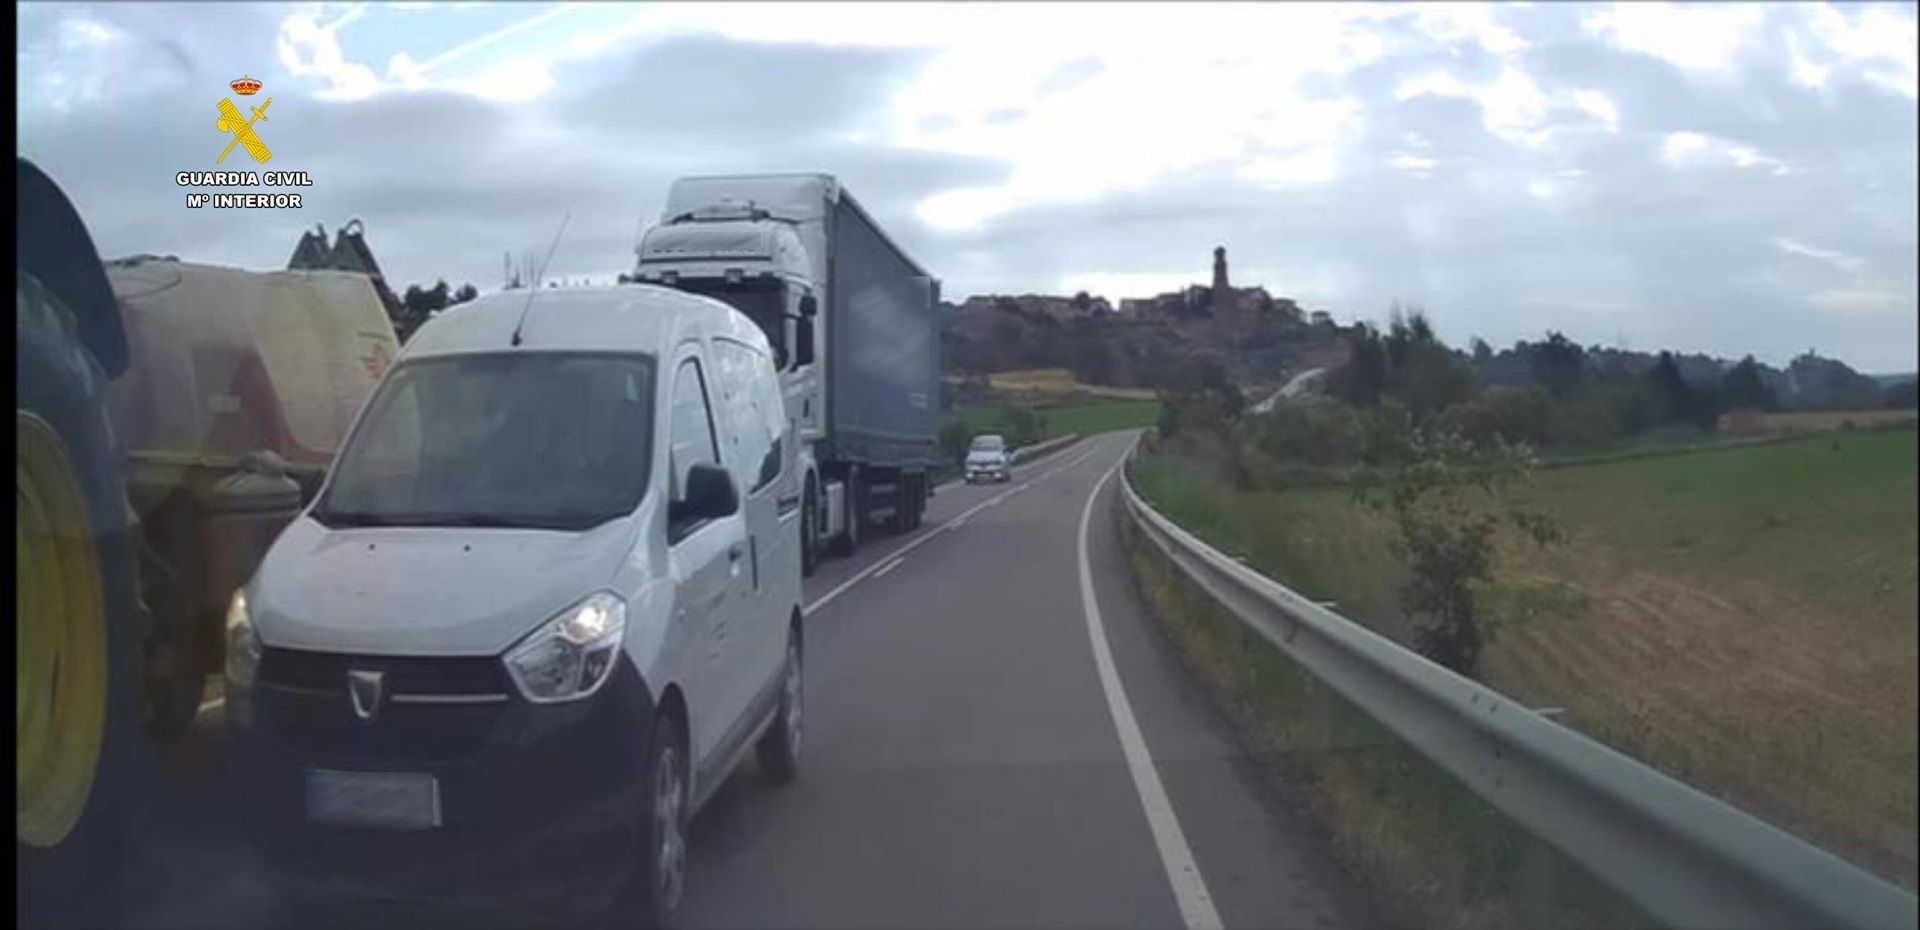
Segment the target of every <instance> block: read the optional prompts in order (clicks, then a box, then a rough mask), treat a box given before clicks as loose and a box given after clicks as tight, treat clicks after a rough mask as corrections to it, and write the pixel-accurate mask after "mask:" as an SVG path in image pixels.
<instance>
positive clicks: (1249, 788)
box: [105, 375, 1378, 930]
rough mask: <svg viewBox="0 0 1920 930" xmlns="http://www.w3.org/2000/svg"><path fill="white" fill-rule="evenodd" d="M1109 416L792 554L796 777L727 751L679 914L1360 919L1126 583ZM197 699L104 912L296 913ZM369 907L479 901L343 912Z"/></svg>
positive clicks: (868, 919) (1193, 927)
mask: <svg viewBox="0 0 1920 930" xmlns="http://www.w3.org/2000/svg"><path fill="white" fill-rule="evenodd" d="M1302 377H1304V375H1303V376H1302ZM1300 381H1301V378H1295V379H1294V382H1295V383H1296V384H1297V383H1299V382H1300ZM1289 386H1290V387H1291V386H1292V385H1289ZM1131 441H1132V436H1131V434H1106V435H1103V436H1096V437H1093V438H1091V439H1088V440H1085V441H1083V442H1082V443H1080V444H1079V445H1076V446H1073V447H1070V448H1068V449H1065V450H1063V451H1060V452H1057V453H1054V454H1053V455H1051V456H1048V457H1047V458H1044V459H1041V460H1039V461H1038V462H1035V463H1033V464H1031V465H1026V466H1019V467H1017V468H1016V470H1015V473H1014V480H1013V481H1012V482H1010V483H1008V484H1003V485H984V486H968V485H964V484H957V485H947V486H944V487H942V488H940V490H939V494H938V496H937V497H935V498H934V499H933V500H932V501H930V502H929V509H928V511H927V514H926V522H925V525H924V526H923V527H922V528H921V529H920V530H918V531H915V532H914V533H911V534H907V535H904V536H891V537H877V538H871V539H869V540H867V541H866V542H865V543H864V544H863V545H862V546H861V549H860V552H859V553H858V555H857V556H855V557H854V558H850V559H838V560H830V561H827V562H824V563H822V564H821V570H820V572H819V574H818V575H816V576H815V577H813V578H809V579H807V583H806V596H807V599H808V602H807V605H806V611H807V619H806V625H807V637H808V639H807V654H808V667H807V684H806V687H807V689H808V700H807V721H808V724H809V732H808V736H807V741H806V755H805V757H804V758H803V760H802V762H801V774H800V778H799V780H798V781H797V782H795V783H794V784H792V785H789V786H785V787H777V786H774V785H772V784H771V783H769V782H768V781H767V780H766V779H765V778H764V777H763V776H762V775H761V774H760V772H759V769H758V767H757V765H756V764H755V763H754V762H752V761H751V760H749V761H748V762H747V763H746V764H745V765H743V766H742V767H741V770H740V771H739V772H737V773H736V774H735V775H734V777H733V778H732V779H731V780H730V782H729V783H728V784H727V785H725V786H724V787H723V788H722V789H721V790H720V792H719V793H718V794H717V795H716V796H715V797H714V799H713V801H712V803H711V804H710V805H709V806H708V808H707V809H706V810H705V811H704V812H702V814H701V816H700V818H699V819H698V820H696V821H695V823H694V828H693V833H692V837H691V843H692V863H691V865H692V868H691V874H690V875H689V877H688V887H687V898H686V902H685V905H684V910H683V914H682V923H683V925H684V926H686V927H688V928H706V927H935V926H940V927H1160V928H1188V930H1197V928H1202V927H1211V926H1226V927H1282V926H1284V927H1342V926H1375V925H1378V919H1377V918H1376V917H1375V916H1374V914H1373V913H1372V912H1371V910H1370V908H1369V907H1368V906H1367V904H1366V903H1365V901H1364V899H1363V898H1362V897H1361V896H1360V895H1359V893H1358V892H1357V891H1356V890H1355V889H1354V888H1352V887H1351V885H1350V884H1349V882H1348V880H1347V879H1346V877H1345V875H1344V873H1343V872H1342V871H1341V870H1340V869H1339V867H1338V866H1337V865H1335V864H1334V860H1333V857H1332V855H1331V853H1330V850H1329V849H1328V847H1327V846H1326V845H1325V844H1324V842H1323V841H1322V840H1321V839H1319V837H1320V835H1321V834H1320V831H1318V830H1316V829H1315V828H1314V827H1312V826H1311V825H1310V823H1309V822H1308V821H1307V820H1306V819H1305V817H1304V816H1303V815H1302V814H1301V813H1299V812H1297V811H1296V810H1294V809H1293V808H1292V807H1291V806H1290V803H1289V802H1287V801H1285V800H1283V796H1282V795H1280V794H1278V793H1276V791H1275V790H1274V786H1273V784H1272V782H1271V780H1270V777H1269V776H1268V775H1267V774H1266V772H1265V770H1263V769H1262V768H1260V767H1259V766H1258V765H1257V764H1256V763H1255V762H1254V761H1253V760H1251V759H1250V758H1249V757H1248V755H1247V753H1246V752H1245V751H1244V750H1243V749H1242V748H1241V745H1240V744H1239V743H1238V742H1237V740H1236V737H1235V735H1234V733H1233V731H1232V729H1231V728H1230V727H1229V725H1228V724H1227V722H1226V721H1225V720H1224V719H1223V718H1222V717H1221V716H1220V715H1219V713H1218V711H1217V710H1216V708H1215V706H1214V704H1213V703H1212V701H1211V699H1210V697H1209V695H1208V694H1207V693H1206V692H1205V690H1204V688H1203V686H1202V685H1201V684H1200V683H1198V682H1197V681H1196V680H1195V679H1194V678H1193V677H1192V675H1191V674H1189V673H1188V672H1187V670H1186V669H1185V668H1184V667H1183V666H1182V665H1181V664H1180V660H1179V659H1178V657H1177V656H1176V655H1175V654H1174V653H1173V652H1172V650H1171V647H1170V646H1169V644H1168V643H1167V640H1166V638H1165V636H1164V634H1163V633H1162V632H1161V631H1160V630H1159V629H1158V626H1157V622H1156V621H1154V620H1153V619H1152V618H1151V617H1150V616H1149V615H1148V613H1147V612H1146V610H1145V609H1144V608H1143V607H1142V605H1141V602H1140V601H1139V599H1138V597H1137V596H1136V593H1135V591H1134V588H1133V584H1132V581H1131V579H1130V576H1129V574H1128V570H1127V566H1126V562H1125V555H1124V553H1123V552H1122V551H1121V550H1120V547H1119V542H1118V538H1117V535H1116V534H1117V529H1118V527H1117V526H1116V520H1118V519H1120V517H1119V515H1118V514H1117V513H1116V510H1115V506H1114V505H1115V494H1116V489H1117V484H1118V481H1117V479H1116V478H1113V477H1112V475H1113V472H1114V469H1115V468H1116V466H1118V464H1119V463H1120V460H1121V457H1122V454H1123V452H1124V451H1125V450H1126V448H1127V446H1128V444H1129V443H1130V442H1131ZM217 718H218V709H215V710H213V711H210V712H209V713H208V714H207V715H205V716H204V717H203V718H202V720H201V721H200V724H201V725H200V727H199V728H198V731H197V736H198V738H199V739H201V740H204V741H205V742H206V750H205V754H206V756H207V758H206V759H204V760H202V763H201V766H202V767H201V771H200V775H201V778H202V779H203V780H202V781H201V787H200V788H199V790H197V791H195V792H194V793H193V794H192V795H190V796H188V797H186V798H184V799H175V800H171V801H168V802H167V803H165V804H163V805H158V806H156V807H155V808H153V809H150V810H149V811H148V815H147V816H146V817H144V818H143V821H144V826H143V829H142V831H141V832H143V833H145V834H146V836H145V837H144V838H143V840H142V841H141V842H140V843H139V844H138V845H139V846H140V847H141V852H140V853H138V854H137V855H136V861H135V863H134V869H135V873H134V874H135V878H134V879H133V881H132V882H131V887H130V888H129V889H128V892H127V894H125V895H123V896H122V897H123V898H124V899H125V900H123V901H121V902H118V904H117V906H115V907H114V908H113V911H114V913H113V914H112V915H111V916H110V918H109V919H108V920H107V921H105V923H106V924H107V925H110V926H139V927H216V926H217V927H236V928H238V927H263V926H286V925H287V922H288V921H289V920H290V919H297V918H298V916H299V915H290V914H288V913H287V912H285V911H283V910H279V909H276V908H274V907H273V906H272V904H271V898H270V897H269V896H268V895H267V893H266V888H265V886H264V885H263V884H262V882H261V881H260V878H259V876H258V875H257V874H256V873H255V871H254V869H253V867H252V863H251V862H250V861H249V860H248V859H247V858H246V857H245V856H243V855H241V854H239V853H238V851H237V850H236V848H235V847H234V844H233V837H232V836H231V830H232V820H233V818H232V815H231V813H230V812H229V811H228V810H227V808H226V799H227V798H230V797H231V796H232V792H233V790H234V788H233V786H232V785H231V784H230V783H229V782H230V780H231V776H230V774H228V773H219V772H217V771H216V770H215V769H213V768H210V767H208V766H212V765H213V764H214V760H215V759H217V757H218V755H219V754H220V753H219V747H218V739H219V736H218V734H219V729H218V728H217V727H216V726H213V725H212V724H213V723H215V722H217ZM308 919H315V920H317V921H318V922H320V923H321V924H322V925H332V924H337V923H338V920H337V919H336V918H335V917H334V916H331V915H311V916H309V918H308ZM329 922H331V924H330V923H329ZM390 922H391V923H396V924H397V925H400V926H408V927H427V926H471V925H472V924H473V922H474V916H473V915H471V914H468V915H465V916H463V917H448V916H428V915H425V914H422V915H418V916H412V915H410V916H407V917H395V918H394V919H393V920H392V921H388V920H373V921H369V922H367V923H359V922H356V923H355V924H354V925H356V926H370V925H375V924H387V923H390Z"/></svg>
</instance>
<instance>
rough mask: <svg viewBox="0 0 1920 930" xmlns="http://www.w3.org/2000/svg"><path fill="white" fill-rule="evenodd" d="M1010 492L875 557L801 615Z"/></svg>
mask: <svg viewBox="0 0 1920 930" xmlns="http://www.w3.org/2000/svg"><path fill="white" fill-rule="evenodd" d="M1009 493H1011V492H1009V491H1002V492H1000V493H999V494H996V495H994V496H993V497H990V498H988V499H986V500H984V501H981V502H980V503H978V504H975V505H973V506H972V507H969V508H967V509H966V510H963V511H961V512H960V515H959V516H957V517H954V518H953V519H951V520H948V521H947V522H945V523H942V524H940V525H939V526H936V527H934V528H933V529H931V530H928V531H927V532H926V533H924V534H922V535H921V537H920V538H919V539H915V540H912V541H911V542H908V543H907V544H906V545H903V546H901V547H900V548H898V549H895V550H893V551H892V552H889V553H887V554H886V555H884V556H882V557H880V558H878V559H875V560H874V562H873V564H871V565H868V566H867V567H866V568H863V569H861V570H860V571H859V572H857V573H855V574H854V576H853V577H852V578H848V579H847V580H845V581H842V582H840V583H839V584H837V585H835V586H834V588H833V590H831V591H828V592H827V593H825V594H822V595H820V599H819V600H816V601H814V602H813V603H811V604H808V605H807V606H805V607H802V608H800V615H801V616H806V615H808V614H811V613H813V612H814V611H817V610H819V609H820V608H822V607H825V606H826V605H827V602H828V601H831V600H833V599H834V598H836V597H839V596H840V595H841V594H842V593H843V592H845V591H846V590H847V589H848V588H851V587H853V586H854V585H856V584H858V583H860V582H862V581H865V580H866V579H867V576H868V575H871V574H873V573H874V572H876V571H878V570H879V569H880V567H881V566H883V565H885V564H886V562H887V560H888V559H891V558H894V557H895V556H904V555H906V554H907V553H909V552H912V551H913V550H914V549H915V548H917V547H919V546H920V545H922V544H924V543H926V542H927V541H928V540H930V539H933V538H934V537H935V536H938V535H940V533H941V532H942V531H945V530H949V529H954V528H957V527H959V526H960V524H962V523H964V522H966V519H967V518H968V517H971V516H973V515H974V514H976V513H978V512H980V511H981V510H984V509H986V508H988V507H991V506H993V505H994V504H998V503H1000V501H1001V499H1003V498H1005V497H1006V496H1007V495H1008V494H1009Z"/></svg>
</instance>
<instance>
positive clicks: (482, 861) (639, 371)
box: [226, 285, 802, 923]
mask: <svg viewBox="0 0 1920 930" xmlns="http://www.w3.org/2000/svg"><path fill="white" fill-rule="evenodd" d="M529 300H531V303H529ZM794 462H795V459H794V443H793V438H792V431H791V428H790V425H789V423H788V420H787V417H786V413H785V410H784V407H783V405H782V399H781V394H780V386H779V383H778V380H777V377H776V375H775V372H774V366H773V361H772V358H771V352H770V350H769V348H768V345H767V341H766V338H765V337H764V336H763V335H762V334H761V332H760V329H759V327H757V326H756V325H754V323H753V322H752V321H751V320H749V319H747V318H746V317H745V316H742V315H741V314H740V313H738V312H736V311H734V310H732V309H731V308H729V307H727V306H726V305H725V304H722V303H720V302H718V301H714V300H710V299H707V298H704V297H697V296H694V295H691V294H686V293H682V292H679V291H675V290H669V289H666V288H659V287H652V286H647V285H632V286H623V287H618V288H604V289H578V290H546V291H536V292H529V291H509V292H504V293H500V294H493V295H489V296H486V297H482V298H480V299H478V300H475V301H473V302H471V303H468V304H465V305H462V306H459V307H456V308H454V309H452V310H449V311H447V312H445V313H443V314H442V315H440V316H439V317H438V318H436V319H435V320H433V321H432V322H430V323H428V324H427V325H426V326H425V327H423V328H422V329H421V330H420V331H419V332H418V333H416V334H415V335H414V336H413V338H412V339H411V340H410V341H409V342H408V343H407V344H406V345H405V347H404V348H403V350H402V352H401V354H400V356H399V358H398V360H397V361H396V364H395V365H394V367H393V368H392V369H391V371H389V372H388V373H387V375H386V376H385V377H384V378H383V379H382V381H381V383H380V386H379V387H378V388H377V389H376V391H375V393H374V395H373V396H372V398H371V399H370V400H369V401H368V402H367V406H366V407H365V409H364V410H362V411H361V413H360V415H359V417H358V419H357V420H356V421H355V423H354V426H353V429H352V431H351V433H350V434H349V435H348V438H347V440H346V442H345V444H344V446H343V447H342V450H341V453H340V456H339V458H338V460H337V461H336V462H335V464H334V466H333V468H332V470H331V472H330V473H329V474H328V476H327V479H326V483H325V484H324V486H323V487H322V488H321V490H320V493H319V494H318V496H317V497H316V499H315V501H314V503H313V504H312V505H311V506H310V507H309V508H308V509H307V510H306V511H305V512H304V513H302V515H301V516H300V517H299V518H297V519H296V520H294V521H293V523H292V524H291V525H290V526H289V527H288V528H287V530H286V531H285V532H284V533H283V534H282V535H281V536H280V537H279V539H278V540H276V541H275V543H274V545H273V547H272V549H271V550H270V551H269V552H268V553H267V555H266V557H265V559H264V560H263V561H262V563H261V565H260V568H259V570H258V572H256V573H255V575H254V577H253V578H252V580H251V581H250V582H249V583H248V584H247V586H246V587H245V588H243V589H242V590H241V591H240V592H238V593H237V594H236V595H235V597H234V599H233V604H232V607H231V609H230V610H229V612H228V617H227V657H228V658H227V668H226V687H227V704H228V718H229V720H230V721H231V723H230V726H231V727H232V728H233V731H234V732H233V735H234V745H235V747H236V753H237V757H238V760H239V764H240V765H241V780H242V784H243V785H244V786H245V790H246V791H247V794H248V796H249V797H248V802H247V804H246V809H247V811H248V813H249V816H250V818H251V819H252V820H253V821H254V823H253V824H252V827H253V829H252V831H251V832H252V835H253V836H254V837H256V838H257V840H258V841H259V842H260V843H261V844H262V849H261V852H263V853H265V854H266V855H267V856H268V858H269V860H270V861H271V862H272V863H273V866H274V868H273V871H274V873H275V874H277V875H278V876H280V877H281V878H282V880H283V881H284V882H286V883H287V884H286V886H285V887H286V888H287V890H289V891H291V892H292V897H293V898H295V899H302V900H311V899H312V897H313V895H314V893H315V892H316V891H318V892H321V893H329V892H336V891H338V892H345V893H347V894H348V895H350V896H353V897H362V898H364V897H402V898H428V899H455V900H468V901H475V900H480V899H482V898H484V899H485V900H487V901H488V902H489V904H490V905H494V904H499V903H534V902H538V904H539V905H540V906H541V907H542V908H550V907H551V906H553V905H556V904H565V903H573V904H579V905H581V906H584V907H588V908H590V909H591V908H597V907H600V906H602V904H603V903H604V902H610V901H611V900H613V897H612V895H613V893H614V892H616V891H624V892H626V893H628V894H629V895H630V896H631V897H636V898H639V899H640V900H642V901H644V907H643V908H641V913H642V914H644V915H648V916H650V917H651V919H652V920H653V921H654V922H656V923H668V922H670V920H671V918H672V915H673V913H674V911H675V909H676V907H677V906H678V904H679V901H680V895H681V890H682V888H683V887H684V881H685V869H686V827H687V821H688V818H689V817H690V816H691V814H692V812H693V811H694V810H696V809H698V808H699V807H700V805H701V804H702V803H703V802H704V801H705V800H706V799H707V797H708V796H709V795H710V794H711V793H712V791H713V790H714V789H715V788H717V787H718V786H719V785H720V783H721V782H722V781H723V780H724V779H725V778H726V776H727V774H728V772H729V771H730V770H731V769H732V768H733V767H734V766H735V765H736V764H737V763H738V762H739V761H740V760H741V759H742V758H743V757H744V756H745V755H746V750H747V749H749V748H750V747H755V748H757V749H758V755H759V758H760V762H761V765H762V767H763V769H764V770H765V772H766V774H767V775H768V776H770V777H771V778H773V779H774V780H776V781H786V780H789V779H791V778H793V777H794V774H795V771H796V765H797V763H798V759H799V752H800V738H801V730H800V725H801V693H802V689H801V625H800V618H801V610H800V598H801V593H800V551H799V539H800V537H799V516H800V514H799V502H800V493H799V490H798V483H797V478H796V474H795V471H796V469H795V468H794ZM316 886H319V887H316ZM543 913H550V911H547V910H543Z"/></svg>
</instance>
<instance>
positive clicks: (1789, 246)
mask: <svg viewBox="0 0 1920 930" xmlns="http://www.w3.org/2000/svg"><path fill="white" fill-rule="evenodd" d="M1773 245H1774V248H1777V249H1779V250H1780V251H1782V252H1786V253H1789V254H1792V255H1801V256H1805V257H1807V258H1812V259H1818V260H1820V261H1823V262H1827V263H1828V264H1831V265H1833V266H1834V267H1836V268H1839V269H1840V270H1842V271H1846V272H1857V271H1859V270H1860V269H1861V268H1862V267H1864V266H1865V265H1866V262H1864V261H1862V260H1861V259H1859V258H1857V257H1855V256H1852V255H1848V254H1846V253H1844V252H1835V251H1833V250H1831V249H1821V248H1815V247H1814V246H1810V245H1807V244H1805V243H1803V242H1799V241H1797V240H1794V239H1789V238H1786V237H1785V236H1779V237H1775V239H1774V240H1773Z"/></svg>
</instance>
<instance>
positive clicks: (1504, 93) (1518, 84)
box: [1393, 64, 1548, 147]
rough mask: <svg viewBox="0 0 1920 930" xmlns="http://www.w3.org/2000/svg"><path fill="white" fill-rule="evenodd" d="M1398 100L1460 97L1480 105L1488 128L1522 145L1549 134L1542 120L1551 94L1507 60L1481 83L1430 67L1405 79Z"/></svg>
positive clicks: (1533, 144)
mask: <svg viewBox="0 0 1920 930" xmlns="http://www.w3.org/2000/svg"><path fill="white" fill-rule="evenodd" d="M1393 95H1394V97H1395V98H1396V99H1398V100H1411V99H1414V98H1416V97H1459V98H1464V99H1467V100H1472V101H1474V102H1475V103H1478V104H1479V105H1480V121H1481V123H1482V124H1483V125H1485V126H1486V129H1487V131H1488V132H1490V133H1493V134H1494V135H1496V136H1498V137H1500V138H1502V139H1505V140H1507V141H1508V142H1513V143H1516V144H1520V145H1526V146H1529V147H1537V146H1539V145H1541V144H1542V143H1544V142H1545V141H1546V139H1547V137H1548V133H1547V131H1546V130H1544V129H1542V128H1541V123H1542V121H1543V120H1544V118H1545V117H1546V112H1547V96H1546V94H1544V93H1543V92H1541V90H1540V85H1539V84H1537V83H1536V82H1535V81H1534V79H1533V78H1532V76H1530V75H1528V74H1527V73H1526V72H1525V71H1523V70H1521V69H1520V68H1518V67H1516V66H1514V65H1512V64H1507V65H1503V66H1501V68H1500V74H1499V75H1498V76H1497V77H1495V78H1494V79H1492V80H1490V81H1487V82H1485V83H1481V84H1468V83H1466V82H1464V81H1462V80H1460V79H1459V78H1458V77H1455V76H1454V75H1453V74H1452V73H1450V72H1446V71H1430V72H1428V73H1426V74H1422V75H1420V76H1418V77H1413V78H1408V79H1407V80H1404V81H1401V82H1400V84H1399V85H1398V86H1396V87H1395V88H1394V90H1393Z"/></svg>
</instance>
